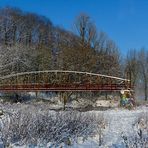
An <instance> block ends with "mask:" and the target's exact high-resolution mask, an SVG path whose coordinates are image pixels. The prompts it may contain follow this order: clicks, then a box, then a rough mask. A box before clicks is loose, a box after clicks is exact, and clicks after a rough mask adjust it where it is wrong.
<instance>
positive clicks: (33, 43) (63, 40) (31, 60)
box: [0, 7, 148, 86]
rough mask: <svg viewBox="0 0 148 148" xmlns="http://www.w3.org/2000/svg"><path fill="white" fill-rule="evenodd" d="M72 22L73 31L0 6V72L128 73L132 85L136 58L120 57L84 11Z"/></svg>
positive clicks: (116, 49)
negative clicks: (65, 71) (71, 71)
mask: <svg viewBox="0 0 148 148" xmlns="http://www.w3.org/2000/svg"><path fill="white" fill-rule="evenodd" d="M73 25H74V28H75V31H74V32H71V31H67V30H65V29H63V28H60V27H57V26H55V25H53V23H52V22H51V21H50V20H49V19H48V18H46V17H44V16H39V15H37V14H33V13H27V12H23V11H21V10H19V9H17V8H10V7H6V8H2V9H0V75H1V76H3V75H8V74H12V73H18V72H24V71H40V70H51V69H54V70H56V69H60V70H74V71H87V72H94V73H100V74H105V75H112V76H119V77H126V76H127V73H128V74H130V75H131V76H132V82H133V84H135V80H134V79H138V77H136V76H135V71H134V70H133V69H134V66H133V63H134V62H133V61H134V60H135V59H134V60H133V59H132V57H130V55H129V54H128V57H127V59H126V60H125V59H123V58H122V57H121V54H120V50H119V49H118V47H117V45H116V44H115V43H114V42H113V41H112V40H111V39H109V38H108V36H107V35H106V34H105V33H104V32H100V31H98V30H97V29H96V26H95V24H94V23H93V21H92V20H91V18H90V17H89V16H87V15H86V14H80V15H79V16H78V17H77V18H76V19H75V20H74V24H73ZM145 52H146V53H147V50H145ZM144 55H145V53H144ZM131 56H133V54H131ZM146 59H147V58H146ZM136 60H137V59H136ZM139 60H140V58H138V65H139V68H140V71H141V73H140V74H139V71H138V73H136V74H138V75H140V76H142V77H141V80H142V78H144V76H145V75H143V74H144V73H143V72H144V71H145V67H148V66H147V60H146V61H145V62H146V66H144V71H143V69H141V66H140V65H141V64H140V63H141V62H139ZM142 62H143V61H142ZM136 66H137V64H136V65H135V67H136ZM146 77H147V73H146ZM143 80H144V79H143ZM136 82H137V80H136ZM143 82H144V81H143ZM144 85H145V86H147V83H146V84H144Z"/></svg>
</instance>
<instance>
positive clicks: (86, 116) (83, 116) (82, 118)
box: [1, 109, 105, 147]
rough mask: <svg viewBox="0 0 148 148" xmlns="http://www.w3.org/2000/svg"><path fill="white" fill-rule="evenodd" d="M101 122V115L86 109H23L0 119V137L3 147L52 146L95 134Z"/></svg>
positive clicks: (102, 125) (101, 124) (101, 125)
mask: <svg viewBox="0 0 148 148" xmlns="http://www.w3.org/2000/svg"><path fill="white" fill-rule="evenodd" d="M104 124H105V123H104V119H103V116H102V115H100V116H96V115H94V114H92V113H90V112H88V113H81V112H77V111H67V112H54V111H49V110H48V111H45V110H44V111H43V112H37V111H34V110H32V112H31V110H30V109H28V110H26V109H23V110H19V111H18V112H16V113H15V114H13V115H12V116H10V118H8V119H7V120H5V121H3V125H4V126H3V127H2V129H1V134H2V137H1V139H2V141H3V143H4V145H5V146H6V145H9V144H10V143H11V144H12V143H13V144H14V143H15V144H19V145H26V144H35V145H37V144H40V143H42V144H43V143H45V144H47V143H51V144H52V146H55V147H56V146H58V145H60V144H61V143H66V144H69V145H71V144H72V143H73V142H77V140H78V138H79V137H83V140H85V139H87V138H88V137H91V136H94V135H96V134H98V132H100V131H101V129H102V128H104ZM100 138H101V136H100ZM100 142H101V139H100Z"/></svg>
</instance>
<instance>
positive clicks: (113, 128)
mask: <svg viewBox="0 0 148 148" xmlns="http://www.w3.org/2000/svg"><path fill="white" fill-rule="evenodd" d="M0 106H1V105H0ZM17 106H21V104H18V105H17ZM1 107H2V106H1ZM15 107H16V106H15ZM2 108H3V107H2ZM10 108H11V106H10ZM10 108H9V110H8V111H9V112H10V110H11V111H14V110H13V109H10ZM24 108H27V106H26V107H25V106H24ZM89 112H90V113H92V114H96V115H100V114H102V113H103V116H104V119H105V121H106V123H107V126H106V128H105V130H104V133H103V145H102V146H100V148H108V147H109V148H113V147H115V145H116V146H117V145H118V146H117V147H123V145H122V144H121V143H122V139H121V135H122V134H124V135H128V136H132V135H134V133H135V132H136V129H134V125H135V123H137V122H138V119H139V117H141V116H142V115H144V114H148V106H140V107H137V108H135V109H133V110H127V109H122V108H116V109H110V110H106V111H93V110H92V111H89ZM49 113H50V114H53V115H54V113H55V111H51V110H49ZM2 118H3V119H4V118H5V117H2ZM0 121H2V120H1V119H0ZM0 125H1V127H2V123H1V122H0ZM98 136H99V135H94V137H90V138H89V139H87V140H85V141H82V140H81V139H80V140H79V141H77V142H74V143H73V144H72V146H70V147H71V148H91V147H92V148H98V147H99V138H98ZM48 145H49V143H48ZM62 145H63V146H64V147H65V148H66V147H68V146H66V145H64V144H62ZM1 147H2V148H3V145H2V142H1V141H0V148H1ZM13 147H15V146H13ZM16 147H17V146H16ZM22 147H23V146H22ZM24 147H25V146H24Z"/></svg>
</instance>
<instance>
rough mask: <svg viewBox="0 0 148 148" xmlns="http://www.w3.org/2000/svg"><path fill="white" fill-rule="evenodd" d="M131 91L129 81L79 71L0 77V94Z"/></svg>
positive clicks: (50, 71) (38, 72) (41, 72)
mask: <svg viewBox="0 0 148 148" xmlns="http://www.w3.org/2000/svg"><path fill="white" fill-rule="evenodd" d="M122 89H129V90H131V84H130V80H128V79H123V78H119V77H114V76H108V75H102V74H95V73H89V72H79V71H62V70H49V71H33V72H23V73H17V74H11V75H6V76H3V77H0V92H23V91H26V92H27V91H28V92H32V91H34V92H38V91H55V92H58V91H59V92H60V91H61V92H62V91H63V92H64V91H96V92H97V91H120V90H122Z"/></svg>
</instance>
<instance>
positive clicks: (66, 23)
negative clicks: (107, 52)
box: [0, 0, 148, 53]
mask: <svg viewBox="0 0 148 148" xmlns="http://www.w3.org/2000/svg"><path fill="white" fill-rule="evenodd" d="M5 6H14V7H18V8H20V9H22V10H24V11H28V12H35V13H38V14H41V15H44V16H46V17H48V18H49V19H50V20H51V21H52V22H53V23H54V24H55V25H58V26H61V27H64V28H66V29H68V30H74V28H73V25H72V24H73V22H74V20H75V17H76V16H77V15H78V14H79V13H81V12H84V13H86V14H88V15H89V16H90V17H91V18H92V20H93V21H94V22H95V23H96V26H97V28H98V30H102V31H104V32H106V33H107V34H108V36H109V37H110V38H111V39H113V40H114V41H115V42H116V44H117V45H118V47H119V48H120V49H121V51H122V53H126V51H127V50H128V49H130V48H141V47H145V48H148V0H0V7H5Z"/></svg>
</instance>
